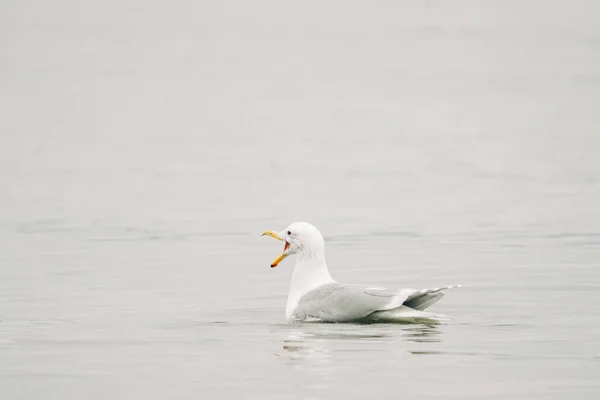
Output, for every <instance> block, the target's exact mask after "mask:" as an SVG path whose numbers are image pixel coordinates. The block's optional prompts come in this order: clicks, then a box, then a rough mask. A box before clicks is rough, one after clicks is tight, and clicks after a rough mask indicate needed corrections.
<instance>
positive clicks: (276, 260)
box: [261, 231, 290, 268]
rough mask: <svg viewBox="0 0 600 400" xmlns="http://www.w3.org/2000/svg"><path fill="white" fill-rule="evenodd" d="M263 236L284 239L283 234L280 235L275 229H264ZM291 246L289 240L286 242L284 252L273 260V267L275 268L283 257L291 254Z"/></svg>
mask: <svg viewBox="0 0 600 400" xmlns="http://www.w3.org/2000/svg"><path fill="white" fill-rule="evenodd" d="M261 236H271V237H272V238H273V239H277V240H283V239H282V238H281V236H279V234H278V233H277V232H275V231H264V232H263V234H262V235H261ZM289 248H290V244H289V243H288V242H285V245H284V246H283V253H281V255H280V256H279V257H277V258H276V259H275V261H273V262H272V263H271V268H275V267H276V266H278V265H279V263H280V262H282V261H283V259H284V258H286V257H287V256H288V255H289V254H288V253H287V251H288V249H289Z"/></svg>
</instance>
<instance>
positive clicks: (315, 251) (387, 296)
mask: <svg viewBox="0 0 600 400" xmlns="http://www.w3.org/2000/svg"><path fill="white" fill-rule="evenodd" d="M262 236H270V237H272V238H274V239H277V240H281V241H283V242H284V243H285V244H284V247H283V253H281V255H280V256H279V257H277V259H276V260H275V261H273V263H272V264H271V268H275V267H277V266H278V265H279V264H280V263H281V262H282V261H283V260H284V259H285V258H287V257H288V256H290V255H293V254H295V255H296V266H295V267H294V273H293V275H292V281H291V283H290V290H289V293H288V299H287V306H286V311H285V317H286V321H288V322H295V321H320V322H367V323H368V322H428V321H429V322H439V321H440V320H443V319H446V317H445V316H442V315H439V314H433V313H429V312H424V311H423V310H425V309H426V308H428V307H430V306H431V305H433V304H434V303H437V302H438V301H439V300H440V299H441V298H442V297H443V296H444V293H442V292H443V291H444V290H447V289H451V288H454V287H460V286H461V285H454V286H445V287H439V288H434V289H422V290H417V289H410V288H403V289H397V290H390V289H386V288H383V287H377V286H369V285H356V284H344V283H338V282H336V281H335V280H334V279H333V278H332V277H331V275H330V274H329V270H328V269H327V263H326V261H325V240H324V239H323V235H321V232H319V230H318V229H317V228H316V227H315V226H314V225H312V224H310V223H308V222H294V223H293V224H291V225H289V226H288V227H287V228H286V229H284V230H283V231H281V232H276V231H272V230H267V231H265V232H264V233H263V234H262Z"/></svg>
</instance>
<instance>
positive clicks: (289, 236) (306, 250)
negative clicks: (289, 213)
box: [262, 222, 325, 268]
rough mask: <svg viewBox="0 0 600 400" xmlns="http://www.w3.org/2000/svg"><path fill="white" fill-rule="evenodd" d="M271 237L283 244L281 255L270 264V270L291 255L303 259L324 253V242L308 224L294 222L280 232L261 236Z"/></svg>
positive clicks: (270, 232)
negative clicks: (302, 257) (296, 255)
mask: <svg viewBox="0 0 600 400" xmlns="http://www.w3.org/2000/svg"><path fill="white" fill-rule="evenodd" d="M265 235H266V236H271V237H272V238H274V239H277V240H281V241H283V242H284V245H283V253H281V255H280V256H279V257H277V259H275V261H273V262H272V263H271V268H275V267H276V266H278V265H279V263H280V262H281V261H283V259H285V258H286V257H287V256H289V255H291V254H299V255H302V256H304V257H314V256H320V255H322V254H324V252H325V240H324V239H323V235H321V232H319V230H318V229H317V228H316V227H315V226H314V225H311V224H309V223H308V222H294V223H293V224H291V225H290V226H288V227H287V228H285V229H284V230H282V231H281V232H276V231H265V232H264V233H263V234H262V236H265Z"/></svg>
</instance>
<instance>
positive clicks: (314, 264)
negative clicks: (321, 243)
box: [286, 253, 335, 318]
mask: <svg viewBox="0 0 600 400" xmlns="http://www.w3.org/2000/svg"><path fill="white" fill-rule="evenodd" d="M328 283H335V281H334V280H333V278H332V277H331V275H329V270H328V269H327V263H326V262H325V254H324V253H321V254H319V253H316V254H315V253H308V254H307V253H300V254H298V258H297V261H296V266H295V267H294V273H293V275H292V282H291V284H290V292H289V295H288V302H287V307H286V314H287V316H288V318H289V317H291V316H292V314H293V311H294V309H295V308H296V306H297V305H298V302H299V300H300V298H301V297H302V296H304V295H305V294H306V293H308V292H310V291H311V290H313V289H316V288H318V287H319V286H321V285H326V284H328Z"/></svg>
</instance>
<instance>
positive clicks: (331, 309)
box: [294, 283, 414, 322]
mask: <svg viewBox="0 0 600 400" xmlns="http://www.w3.org/2000/svg"><path fill="white" fill-rule="evenodd" d="M413 292H414V290H413V289H401V290H397V291H393V290H387V289H384V288H380V287H373V286H364V285H347V284H340V283H331V284H327V285H323V286H320V287H318V288H317V289H314V290H312V291H310V292H308V293H307V294H305V295H304V296H302V297H301V298H300V301H299V302H298V306H297V307H296V309H295V310H294V315H295V316H296V318H298V319H300V320H305V319H307V318H317V319H320V320H323V321H338V322H339V321H351V320H357V319H361V318H364V317H366V316H368V315H369V314H372V313H374V312H376V311H385V310H391V309H394V308H397V307H400V306H401V305H402V303H404V302H405V301H406V299H407V298H408V296H409V295H410V294H412V293H413Z"/></svg>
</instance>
